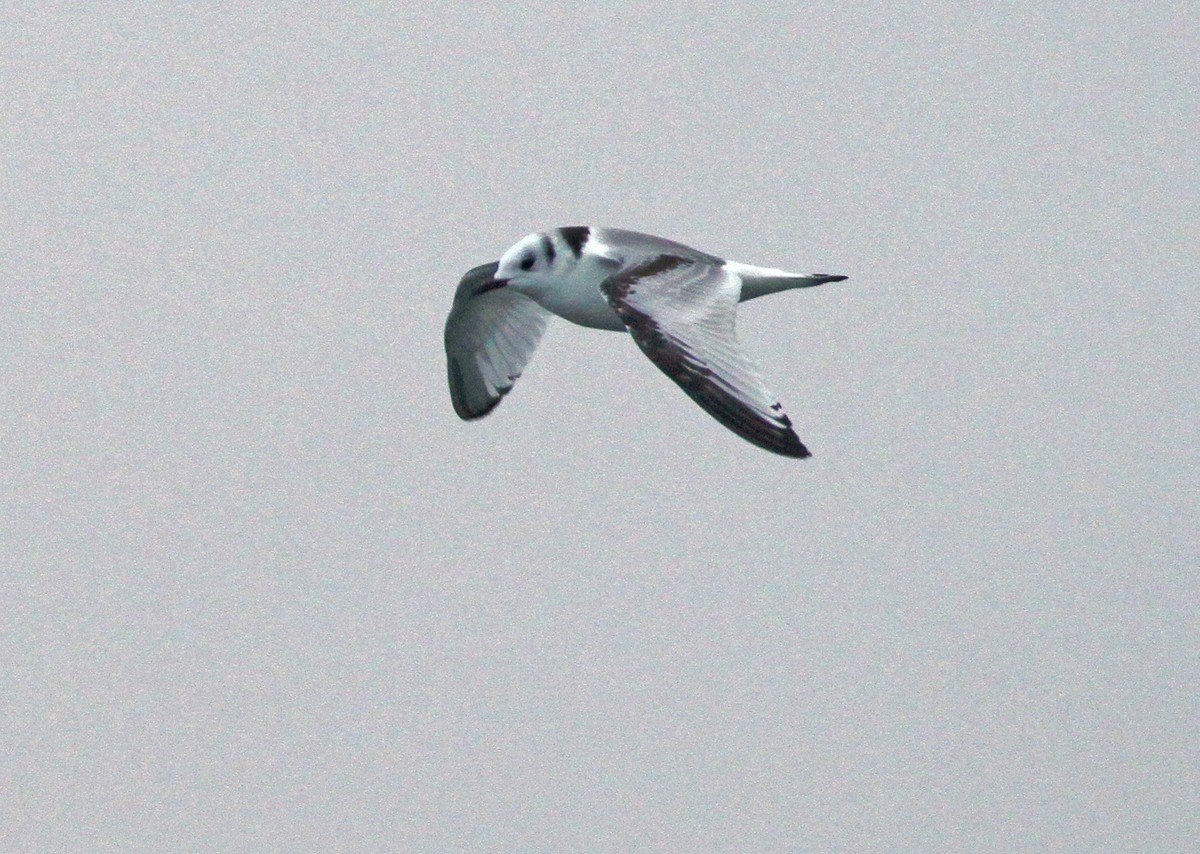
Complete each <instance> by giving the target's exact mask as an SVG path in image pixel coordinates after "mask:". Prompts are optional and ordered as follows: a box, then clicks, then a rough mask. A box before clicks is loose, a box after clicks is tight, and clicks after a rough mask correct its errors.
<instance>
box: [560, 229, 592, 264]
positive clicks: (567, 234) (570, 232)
mask: <svg viewBox="0 0 1200 854" xmlns="http://www.w3.org/2000/svg"><path fill="white" fill-rule="evenodd" d="M558 233H559V234H561V235H562V239H563V240H564V241H565V242H566V244H567V246H569V247H571V251H572V252H574V253H575V257H576V258H578V257H579V256H580V255H582V254H583V244H585V243H587V242H588V237H590V236H591V233H592V230H591V229H590V228H588V227H587V226H586V225H568V226H564V227H563V228H560V229H559V230H558Z"/></svg>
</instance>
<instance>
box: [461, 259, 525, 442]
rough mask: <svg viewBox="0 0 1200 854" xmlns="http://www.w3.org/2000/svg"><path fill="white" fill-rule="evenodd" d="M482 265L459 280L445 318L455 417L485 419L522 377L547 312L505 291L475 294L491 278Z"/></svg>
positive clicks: (493, 269)
mask: <svg viewBox="0 0 1200 854" xmlns="http://www.w3.org/2000/svg"><path fill="white" fill-rule="evenodd" d="M496 268H497V264H496V263H495V262H493V263H491V264H484V265H482V266H480V267H476V268H475V269H473V270H471V271H470V272H468V273H467V274H466V275H465V276H463V280H462V282H461V283H460V284H459V286H458V291H457V292H456V293H455V295H454V307H453V308H451V309H450V316H449V317H447V318H446V332H445V343H446V375H447V379H448V380H449V382H450V400H451V402H452V403H453V404H454V411H455V412H457V413H458V416H459V417H460V418H463V419H466V420H471V419H474V418H482V417H483V416H485V415H487V414H488V413H489V412H491V411H492V410H493V409H495V408H496V405H497V404H498V403H499V402H500V399H501V398H502V397H504V395H506V394H508V392H509V390H510V389H511V388H512V387H513V383H515V382H516V381H517V377H519V376H521V372H522V371H523V370H524V369H525V365H526V364H527V363H528V362H529V358H530V357H531V356H532V355H533V351H534V350H535V349H536V348H537V345H538V341H539V340H540V339H541V337H542V331H543V330H544V329H545V328H546V318H547V317H548V316H549V313H548V312H547V311H546V310H545V309H544V308H542V307H541V306H540V305H538V304H537V303H536V302H534V301H533V300H531V299H529V297H525V296H522V295H521V294H519V293H517V292H516V291H513V290H510V289H509V288H498V289H495V290H487V291H484V292H483V293H476V291H477V290H478V288H479V286H480V285H481V284H482V283H484V282H486V281H488V280H490V279H491V278H492V276H493V275H495V272H496Z"/></svg>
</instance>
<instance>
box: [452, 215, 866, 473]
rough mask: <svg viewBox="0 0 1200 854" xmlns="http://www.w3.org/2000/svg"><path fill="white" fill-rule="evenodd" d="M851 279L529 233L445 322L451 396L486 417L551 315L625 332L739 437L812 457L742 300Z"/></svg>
mask: <svg viewBox="0 0 1200 854" xmlns="http://www.w3.org/2000/svg"><path fill="white" fill-rule="evenodd" d="M843 279H845V276H829V275H823V274H817V275H801V274H797V273H788V272H786V271H783V270H776V269H771V268H765V267H754V266H751V265H747V264H739V263H737V262H734V261H725V260H724V259H721V258H718V257H717V256H715V255H709V254H708V253H705V252H700V251H698V250H696V249H692V248H691V247H688V246H684V245H683V244H680V243H675V242H673V241H670V240H664V239H662V238H658V237H652V236H650V235H646V234H639V233H637V232H632V231H624V230H621V229H615V228H591V227H587V226H569V227H565V228H556V229H552V230H550V231H545V232H538V233H535V234H531V235H529V236H528V237H526V238H524V239H522V240H521V241H519V242H518V243H516V244H515V245H514V246H513V247H512V248H511V249H509V250H508V251H507V252H506V253H504V255H503V257H501V259H500V260H499V261H498V262H495V263H493V264H484V265H482V266H480V267H476V268H475V269H473V270H471V271H469V272H468V273H467V274H466V275H465V276H464V277H463V280H462V282H461V283H460V284H459V287H458V291H457V292H456V293H455V299H454V307H453V309H452V310H451V312H450V316H449V317H448V318H447V321H446V354H447V359H448V371H449V380H450V392H451V399H452V400H453V402H454V406H455V411H457V412H458V414H459V415H460V416H462V417H463V418H467V419H470V418H478V417H481V416H483V415H486V414H487V413H488V412H490V411H491V410H492V408H494V407H495V405H496V404H497V403H499V401H500V398H501V397H503V396H504V395H505V394H506V393H507V392H508V390H509V389H510V388H511V387H512V384H513V382H515V381H516V378H517V377H518V376H520V373H521V370H522V369H523V368H524V366H525V363H526V362H527V361H528V359H529V357H530V356H531V355H532V353H533V349H534V348H535V347H536V346H537V341H538V339H539V338H540V336H541V332H542V329H543V328H544V326H545V312H550V313H552V314H556V315H558V316H559V317H562V318H563V319H565V320H569V321H571V322H572V323H577V324H579V325H580V326H588V327H592V328H595V329H606V330H613V331H628V332H630V334H631V335H632V336H633V338H634V340H635V341H636V342H637V344H638V346H640V347H641V348H642V350H643V351H644V352H645V353H646V355H647V356H648V357H649V358H650V359H651V361H653V362H654V363H655V364H656V365H658V367H659V368H661V369H662V370H663V371H664V372H665V373H666V374H667V375H668V376H670V377H671V379H673V380H674V381H675V382H676V383H678V384H679V385H680V386H681V387H682V388H683V390H684V391H685V392H687V393H688V394H689V395H690V396H691V397H692V398H693V399H694V400H695V401H696V402H697V403H699V404H700V405H701V406H702V407H704V408H705V409H706V410H707V411H708V412H709V413H710V414H712V415H713V416H714V417H715V418H717V419H718V420H719V421H721V422H722V423H723V424H725V426H727V427H729V428H730V429H731V430H733V431H734V432H736V433H738V434H739V435H741V436H742V437H743V438H745V439H748V440H749V441H751V442H754V443H755V444H757V445H759V446H761V447H764V448H766V449H767V450H771V451H775V452H776V453H781V454H785V455H787V456H796V457H805V456H808V451H807V449H806V448H805V447H804V445H803V444H801V442H800V440H799V438H797V437H796V434H795V433H794V432H793V431H792V428H791V422H790V421H789V420H788V418H787V416H786V415H784V414H783V411H782V408H781V407H780V405H779V404H778V402H776V401H775V400H774V398H773V397H771V396H770V394H769V393H768V392H767V390H766V388H765V387H763V385H762V381H761V380H759V378H758V375H757V373H756V372H755V370H754V368H753V366H752V365H751V364H750V362H749V361H748V360H747V359H746V358H745V356H744V355H742V353H741V351H740V348H738V346H737V339H736V333H735V331H734V309H735V307H736V304H737V303H738V302H741V301H745V300H747V299H754V298H755V297H759V296H764V295H766V294H770V293H776V292H778V291H781V290H788V289H791V288H803V287H812V286H814V285H820V284H824V283H825V282H832V281H841V280H843Z"/></svg>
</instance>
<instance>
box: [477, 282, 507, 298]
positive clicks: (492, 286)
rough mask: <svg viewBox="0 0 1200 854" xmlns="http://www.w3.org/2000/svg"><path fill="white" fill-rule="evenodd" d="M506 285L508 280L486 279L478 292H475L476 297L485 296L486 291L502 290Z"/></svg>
mask: <svg viewBox="0 0 1200 854" xmlns="http://www.w3.org/2000/svg"><path fill="white" fill-rule="evenodd" d="M507 284H508V279H488V280H487V281H486V282H484V283H483V284H482V285H480V286H479V290H477V291H475V294H476V295H479V294H486V293H487V292H488V291H494V290H496V289H497V288H502V287H504V286H505V285H507Z"/></svg>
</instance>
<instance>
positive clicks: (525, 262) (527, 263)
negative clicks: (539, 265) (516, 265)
mask: <svg viewBox="0 0 1200 854" xmlns="http://www.w3.org/2000/svg"><path fill="white" fill-rule="evenodd" d="M533 260H534V259H533V256H532V255H526V256H525V257H524V258H522V259H521V269H522V270H532V269H533Z"/></svg>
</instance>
